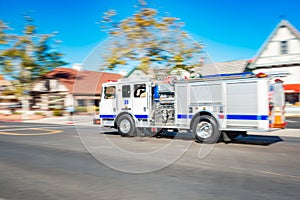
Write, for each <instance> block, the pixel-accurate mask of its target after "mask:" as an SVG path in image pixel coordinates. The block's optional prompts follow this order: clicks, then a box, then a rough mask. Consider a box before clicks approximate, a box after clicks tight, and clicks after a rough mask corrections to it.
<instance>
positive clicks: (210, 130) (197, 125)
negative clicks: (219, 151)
mask: <svg viewBox="0 0 300 200" xmlns="http://www.w3.org/2000/svg"><path fill="white" fill-rule="evenodd" d="M192 133H193V135H194V137H195V139H196V140H197V141H199V142H203V143H208V144H212V143H216V142H218V140H219V138H220V131H219V129H218V125H217V122H216V120H215V119H214V118H213V117H211V116H208V115H202V116H198V117H196V119H195V120H194V121H193V123H192Z"/></svg>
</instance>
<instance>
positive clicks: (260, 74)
mask: <svg viewBox="0 0 300 200" xmlns="http://www.w3.org/2000/svg"><path fill="white" fill-rule="evenodd" d="M255 76H256V77H257V78H265V77H267V76H268V74H265V73H262V72H260V73H258V74H256V75H255Z"/></svg>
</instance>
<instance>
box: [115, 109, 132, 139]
mask: <svg viewBox="0 0 300 200" xmlns="http://www.w3.org/2000/svg"><path fill="white" fill-rule="evenodd" d="M117 125H118V131H119V133H120V135H121V136H131V137H133V136H135V135H136V128H135V123H134V121H133V119H132V117H130V116H129V115H127V114H126V115H122V116H121V117H120V118H119V119H118V123H117Z"/></svg>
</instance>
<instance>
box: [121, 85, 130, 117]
mask: <svg viewBox="0 0 300 200" xmlns="http://www.w3.org/2000/svg"><path fill="white" fill-rule="evenodd" d="M117 91H118V93H117V94H118V96H117V102H118V106H117V112H118V113H120V112H123V111H127V112H132V87H131V85H130V84H125V85H118V87H117Z"/></svg>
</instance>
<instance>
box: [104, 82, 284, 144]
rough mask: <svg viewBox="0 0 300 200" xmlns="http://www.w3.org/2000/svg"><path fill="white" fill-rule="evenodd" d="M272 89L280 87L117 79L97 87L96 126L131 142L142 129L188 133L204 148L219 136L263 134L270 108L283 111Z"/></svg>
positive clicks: (281, 101) (281, 98)
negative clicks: (113, 130) (99, 94)
mask: <svg viewBox="0 0 300 200" xmlns="http://www.w3.org/2000/svg"><path fill="white" fill-rule="evenodd" d="M274 84H280V83H274V81H273V80H272V79H271V78H268V77H267V78H256V77H250V78H249V77H248V78H243V77H231V76H226V77H210V78H207V79H205V78H202V79H192V80H184V81H176V82H174V83H173V84H159V83H155V82H153V81H151V80H146V79H141V80H129V79H121V80H119V81H118V82H108V83H105V84H103V88H102V91H103V93H102V98H101V102H100V116H99V117H100V124H101V126H104V127H114V128H118V130H119V132H120V133H121V135H132V136H134V135H136V131H137V130H143V129H144V130H145V129H147V130H149V129H151V130H152V131H153V132H155V131H156V129H158V130H161V129H174V130H176V129H179V130H180V129H185V130H191V131H192V132H193V134H194V135H195V137H196V139H197V140H199V141H201V142H203V141H205V140H206V139H207V140H208V142H209V143H211V142H215V141H216V140H217V138H218V136H215V137H214V138H211V140H209V138H210V137H211V136H213V135H216V134H219V135H220V133H221V132H235V133H237V132H238V131H239V132H240V133H242V132H241V131H243V132H246V131H269V130H271V129H270V127H271V126H270V124H272V119H271V113H272V112H271V111H270V104H272V105H275V104H276V106H278V107H280V108H281V109H284V102H285V101H284V92H283V86H282V84H281V85H280V87H276V88H277V89H276V91H275V92H274ZM278 88H279V89H278ZM271 91H272V92H271ZM142 93H143V94H142ZM141 94H142V95H141ZM275 97H276V98H275ZM274 101H276V103H274ZM124 115H125V116H126V117H124ZM121 116H123V117H121ZM120 117H121V118H120ZM124 118H125V122H126V123H122V122H124ZM128 118H129V119H128ZM200 122H202V123H200ZM204 122H205V123H204ZM128 126H130V128H128ZM124 128H125V129H124ZM133 132H134V133H133ZM197 135H198V137H197Z"/></svg>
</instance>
